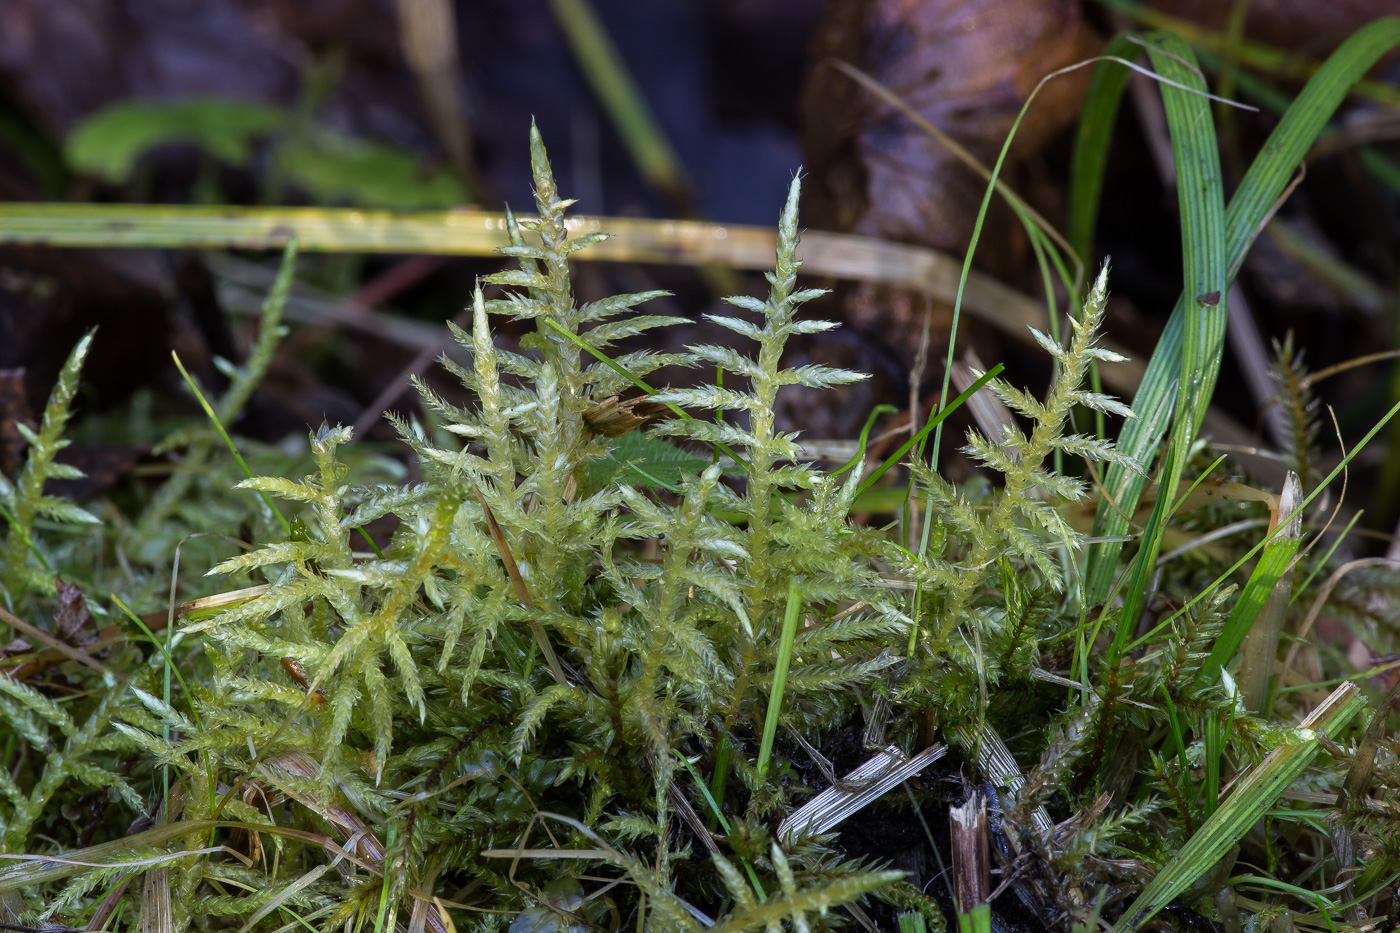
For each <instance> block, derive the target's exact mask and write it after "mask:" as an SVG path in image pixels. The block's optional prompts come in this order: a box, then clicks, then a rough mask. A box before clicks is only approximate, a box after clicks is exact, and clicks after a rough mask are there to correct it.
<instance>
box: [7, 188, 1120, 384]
mask: <svg viewBox="0 0 1400 933" xmlns="http://www.w3.org/2000/svg"><path fill="white" fill-rule="evenodd" d="M520 219H521V220H522V221H525V220H528V219H529V218H528V217H525V216H522V217H521V218H520ZM566 224H567V226H568V230H569V235H570V236H571V237H578V236H583V235H586V234H589V233H600V232H603V231H607V232H608V233H610V234H612V236H611V237H610V238H609V239H607V240H605V241H603V242H601V243H598V244H596V245H594V246H593V247H591V248H590V249H587V250H581V251H579V252H577V253H574V254H573V255H572V256H571V258H572V259H576V260H583V261H589V260H604V261H609V262H646V263H666V264H676V265H699V266H707V265H708V266H727V267H729V268H732V269H751V270H766V269H768V268H770V267H771V266H772V264H773V248H774V244H775V243H776V240H777V231H776V230H775V229H774V228H772V227H761V226H748V225H742V224H716V223H707V222H703V221H694V220H648V219H640V218H635V217H588V216H578V217H572V218H569V219H568V220H567V221H566ZM293 236H295V237H296V239H297V241H298V245H299V247H300V248H301V249H302V250H306V251H311V252H364V253H420V254H432V255H448V256H495V255H497V253H496V250H497V249H499V248H500V247H502V246H506V245H508V243H509V237H508V235H507V233H506V218H505V215H504V214H501V213H496V212H493V211H477V210H468V209H459V210H452V211H436V212H415V213H396V212H390V211H361V210H350V209H336V208H286V207H274V208H253V207H250V208H237V207H188V206H180V207H169V206H164V205H149V204H141V205H136V204H123V205H118V204H52V203H49V204H42V203H40V204H0V243H41V244H44V245H48V246H70V247H107V248H111V247H146V248H163V249H164V248H169V249H226V248H237V249H274V248H278V247H280V246H282V245H283V244H284V243H286V241H287V240H288V239H290V238H291V237H293ZM797 258H798V259H800V260H801V261H802V271H803V272H804V273H805V274H807V275H812V276H829V277H832V278H840V279H850V280H854V281H861V282H875V283H879V284H883V285H893V286H896V287H900V288H908V289H911V290H913V291H917V292H920V293H921V294H924V295H928V296H929V297H931V298H934V299H936V300H938V301H942V302H945V303H949V304H951V303H952V302H953V301H954V300H955V299H956V297H957V293H958V277H959V274H960V272H961V266H962V264H961V263H960V262H959V261H957V260H956V259H953V258H952V257H950V256H948V255H946V254H944V253H941V252H938V251H937V250H932V249H928V248H925V247H921V246H911V245H909V244H905V243H891V242H888V241H886V240H880V239H876V238H874V237H863V236H854V235H850V234H842V233H828V232H824V231H820V230H811V231H807V232H804V233H803V234H802V242H801V245H800V246H799V247H798V250H797ZM963 307H964V308H966V309H967V310H968V311H969V312H971V313H972V314H974V315H975V316H977V317H978V318H979V319H981V320H983V321H986V322H987V323H989V324H991V325H992V326H994V327H997V328H999V329H1001V330H1003V331H1005V332H1006V333H1007V334H1009V335H1011V336H1013V337H1015V338H1016V339H1018V340H1027V339H1028V334H1027V331H1026V328H1027V327H1028V326H1031V327H1037V328H1040V329H1041V330H1044V329H1045V328H1046V326H1047V325H1046V313H1045V309H1044V307H1043V306H1042V305H1041V304H1040V303H1039V302H1037V301H1036V300H1034V299H1032V298H1030V297H1029V296H1027V295H1024V294H1022V293H1021V292H1019V291H1017V290H1016V289H1014V288H1010V287H1008V286H1006V285H1004V284H1002V283H1001V282H999V281H997V280H996V279H994V278H992V277H991V276H988V275H985V274H983V273H980V272H975V271H974V272H972V273H971V275H970V276H969V277H968V281H967V287H966V289H965V290H964V292H963ZM1104 345H1105V346H1109V348H1110V349H1112V347H1111V346H1110V345H1109V344H1104ZM1141 374H1142V366H1141V364H1137V363H1132V362H1130V363H1127V364H1123V365H1120V366H1115V367H1108V368H1106V369H1105V371H1104V381H1105V382H1106V383H1108V385H1109V386H1110V387H1111V388H1113V389H1114V390H1116V391H1119V392H1125V391H1130V390H1132V389H1133V388H1135V387H1136V386H1137V383H1138V381H1139V379H1140V377H1141Z"/></svg>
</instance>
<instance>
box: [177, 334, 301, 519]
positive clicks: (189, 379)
mask: <svg viewBox="0 0 1400 933" xmlns="http://www.w3.org/2000/svg"><path fill="white" fill-rule="evenodd" d="M170 358H171V359H173V360H174V361H175V368H176V369H178V370H180V375H181V376H183V377H184V378H185V384H186V385H188V386H189V387H190V391H191V392H193V393H194V397H195V398H196V399H198V401H199V407H200V408H203V409H204V413H205V414H206V415H208V416H209V420H210V421H211V422H213V424H214V429H215V430H216V431H218V432H219V437H221V438H223V439H224V445H225V446H226V447H228V452H229V453H231V454H233V459H234V460H235V461H236V462H237V463H238V468H239V469H240V470H242V471H243V475H244V476H246V477H248V478H249V479H252V478H253V471H252V470H250V469H249V468H248V462H247V461H246V460H244V459H243V455H242V454H240V453H239V452H238V446H237V445H236V444H234V442H233V438H231V437H229V433H228V431H227V429H225V428H224V423H223V422H222V421H220V420H219V415H218V413H217V412H215V411H214V406H213V405H210V404H209V400H208V399H207V398H205V397H204V393H203V392H202V391H200V388H199V383H197V382H195V381H194V377H193V376H191V375H190V374H189V372H188V371H187V370H186V369H185V364H184V363H182V362H180V355H179V354H178V353H176V352H175V351H174V350H171V351H170ZM257 493H258V498H260V499H262V501H263V505H265V506H267V508H268V511H270V512H271V513H272V514H273V515H276V516H277V520H278V521H279V522H281V523H282V529H283V530H284V531H286V533H287V534H288V535H290V534H291V533H292V523H291V522H289V521H287V516H285V515H283V514H282V510H281V509H279V508H278V507H277V503H275V502H273V501H272V499H271V498H270V497H269V496H268V494H267V493H265V492H263V491H262V490H261V489H259V490H258V491H257Z"/></svg>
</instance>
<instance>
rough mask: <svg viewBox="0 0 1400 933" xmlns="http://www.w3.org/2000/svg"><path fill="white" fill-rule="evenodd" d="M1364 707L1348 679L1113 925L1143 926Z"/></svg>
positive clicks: (1121, 932)
mask: <svg viewBox="0 0 1400 933" xmlns="http://www.w3.org/2000/svg"><path fill="white" fill-rule="evenodd" d="M1365 705H1366V699H1365V697H1363V696H1362V694H1361V691H1360V690H1359V689H1357V687H1356V685H1355V684H1350V683H1345V684H1342V685H1341V686H1339V687H1338V688H1337V689H1336V690H1333V691H1332V693H1331V694H1330V695H1329V696H1328V697H1327V699H1326V700H1324V701H1323V702H1322V704H1321V705H1319V706H1318V707H1317V709H1315V710H1313V711H1312V712H1311V713H1310V714H1309V715H1308V716H1307V718H1306V719H1304V720H1303V721H1302V723H1300V724H1299V726H1298V728H1297V729H1294V730H1293V735H1292V739H1291V740H1290V741H1287V742H1285V743H1284V744H1282V745H1279V746H1278V747H1277V748H1275V749H1274V750H1273V751H1271V752H1269V754H1268V755H1267V756H1266V757H1265V758H1264V760H1263V761H1261V762H1260V763H1259V764H1258V765H1257V766H1256V767H1255V768H1254V770H1253V771H1251V772H1250V773H1249V774H1248V775H1247V776H1246V777H1245V778H1244V779H1243V780H1240V781H1239V782H1238V783H1236V784H1235V789H1234V791H1233V792H1232V793H1231V794H1230V797H1229V799H1227V800H1226V801H1225V802H1224V803H1223V804H1221V806H1220V808H1219V809H1218V810H1216V811H1215V813H1214V814H1212V815H1211V817H1210V819H1208V820H1206V822H1205V825H1203V826H1202V827H1201V828H1200V830H1199V831H1198V832H1197V833H1196V834H1195V835H1194V836H1192V837H1191V840H1190V841H1189V842H1187V843H1186V845H1184V846H1183V847H1182V848H1181V851H1180V852H1178V853H1177V855H1176V857H1175V858H1173V859H1172V860H1171V861H1169V862H1168V863H1167V864H1166V865H1164V866H1163V867H1162V870H1161V871H1160V872H1158V873H1157V876H1156V877H1155V878H1153V879H1152V881H1151V882H1150V883H1149V884H1148V885H1147V887H1146V888H1144V889H1143V891H1142V893H1141V894H1140V895H1138V898H1137V900H1136V901H1134V902H1133V905H1132V907H1130V908H1128V911H1127V913H1125V914H1124V915H1123V918H1122V919H1121V920H1119V921H1118V923H1117V925H1116V926H1115V927H1114V929H1115V930H1116V931H1117V933H1131V931H1133V930H1136V929H1138V928H1139V927H1141V926H1142V925H1143V924H1145V923H1146V922H1147V921H1148V920H1150V919H1151V918H1152V916H1153V915H1154V914H1156V913H1157V911H1159V910H1161V909H1162V908H1163V907H1165V906H1166V905H1167V904H1169V903H1171V902H1172V901H1173V900H1174V899H1175V898H1176V897H1177V896H1178V895H1180V894H1181V893H1182V892H1183V891H1185V890H1186V889H1187V888H1189V887H1190V886H1191V885H1192V884H1193V883H1194V882H1195V881H1196V879H1197V878H1200V877H1201V876H1202V875H1204V874H1205V873H1207V872H1208V871H1210V870H1211V867H1212V866H1214V865H1215V864H1216V863H1217V862H1218V861H1219V860H1220V858H1221V857H1222V856H1223V855H1224V854H1225V853H1226V852H1227V851H1228V850H1229V849H1230V847H1231V846H1232V845H1234V844H1235V843H1236V842H1238V841H1239V840H1240V838H1241V837H1242V836H1244V834H1245V833H1246V832H1248V831H1249V828H1250V827H1251V826H1253V825H1254V824H1255V822H1256V821H1258V820H1259V818H1260V817H1261V816H1263V815H1264V813H1265V811H1267V810H1268V809H1269V808H1270V807H1271V806H1273V805H1274V802H1275V801H1276V800H1278V798H1279V796H1280V795H1282V794H1283V792H1284V791H1285V790H1287V789H1288V788H1289V786H1290V785H1291V784H1292V783H1293V782H1294V781H1295V780H1297V778H1298V776H1299V775H1300V774H1302V773H1303V770H1304V769H1305V768H1307V766H1308V765H1309V764H1310V763H1311V762H1312V760H1313V756H1314V755H1315V754H1316V753H1317V750H1318V747H1319V746H1320V744H1321V741H1320V738H1319V733H1327V734H1329V735H1336V734H1338V732H1340V730H1341V729H1343V728H1344V727H1345V726H1346V724H1347V723H1349V722H1350V721H1351V719H1352V717H1354V716H1355V715H1356V714H1357V713H1358V712H1360V711H1361V709H1362V707H1364V706H1365Z"/></svg>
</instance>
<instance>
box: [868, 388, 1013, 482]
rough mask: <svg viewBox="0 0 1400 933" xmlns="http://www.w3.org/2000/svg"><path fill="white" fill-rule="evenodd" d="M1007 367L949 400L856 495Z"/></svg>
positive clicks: (883, 464)
mask: <svg viewBox="0 0 1400 933" xmlns="http://www.w3.org/2000/svg"><path fill="white" fill-rule="evenodd" d="M1005 368H1006V365H1005V364H1004V363H997V364H996V365H995V366H993V367H992V368H991V369H989V370H987V371H986V372H985V373H983V374H982V375H981V376H980V377H978V379H977V381H976V382H974V383H973V384H972V385H970V386H968V387H967V389H966V390H964V391H963V392H960V393H959V394H958V397H957V398H955V399H953V400H952V401H951V402H949V403H948V405H947V406H946V407H944V408H943V409H942V410H941V411H939V412H937V413H936V414H935V415H933V416H932V417H931V418H929V421H928V424H926V425H924V426H923V427H922V428H920V429H919V433H917V434H915V435H914V436H913V437H911V438H909V439H908V440H907V441H905V442H904V443H903V444H901V445H900V446H899V449H898V450H896V451H895V452H894V453H892V454H890V455H889V456H888V457H886V458H885V462H884V463H882V464H880V465H879V466H878V467H876V468H875V470H874V471H873V472H871V474H870V475H869V476H867V477H866V478H865V479H864V480H863V481H862V482H861V484H860V488H859V489H858V490H857V491H856V495H857V496H859V495H861V493H864V492H866V491H867V490H869V489H870V487H871V486H874V485H875V483H876V482H878V481H879V479H880V477H882V476H884V475H885V473H887V472H888V471H889V469H890V468H891V467H893V466H894V465H895V464H897V463H901V462H903V460H904V455H905V454H907V453H908V452H909V451H910V450H911V449H913V447H914V445H915V444H919V443H921V442H922V441H923V440H924V438H926V437H928V434H929V432H930V431H933V430H936V429H937V428H938V427H939V426H940V425H942V424H943V422H944V420H945V419H946V418H947V417H948V416H949V415H951V414H952V413H953V412H955V411H957V410H958V409H959V408H960V407H962V405H963V404H964V403H965V402H966V401H967V400H968V399H970V398H972V396H973V395H975V394H977V391H978V390H979V389H981V388H982V387H983V386H985V385H986V384H987V383H989V382H991V381H992V380H993V379H995V378H996V377H997V376H999V375H1000V374H1001V371H1002V370H1003V369H1005Z"/></svg>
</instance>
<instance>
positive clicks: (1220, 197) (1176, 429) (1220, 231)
mask: <svg viewBox="0 0 1400 933" xmlns="http://www.w3.org/2000/svg"><path fill="white" fill-rule="evenodd" d="M1147 48H1148V54H1149V55H1151V57H1152V64H1153V66H1154V67H1155V68H1156V70H1157V72H1158V74H1160V75H1162V76H1163V77H1164V78H1167V79H1168V81H1172V82H1176V83H1177V84H1184V85H1186V86H1187V87H1194V88H1196V89H1197V90H1198V91H1200V92H1202V93H1195V94H1193V93H1190V92H1189V91H1186V90H1184V89H1182V88H1180V87H1176V86H1174V85H1173V84H1168V83H1161V84H1159V85H1158V86H1159V87H1160V89H1161V92H1162V103H1163V104H1164V105H1165V107H1166V111H1167V124H1168V126H1169V127H1170V129H1171V140H1172V159H1173V161H1174V163H1175V164H1176V176H1177V203H1178V205H1179V208H1180V212H1181V251H1182V280H1183V282H1184V283H1185V286H1186V289H1185V293H1186V295H1188V296H1191V297H1190V298H1189V299H1188V300H1187V301H1186V302H1185V314H1184V321H1183V327H1182V339H1181V361H1180V368H1179V370H1178V374H1177V379H1176V393H1175V394H1176V401H1175V403H1174V405H1173V409H1174V417H1173V422H1172V434H1171V444H1170V446H1169V447H1168V448H1167V457H1166V461H1165V463H1164V468H1163V472H1162V478H1161V483H1162V487H1161V488H1163V489H1175V488H1176V487H1177V483H1178V482H1179V481H1180V480H1181V476H1182V474H1183V473H1184V472H1185V469H1186V461H1187V458H1188V457H1189V455H1190V451H1191V443H1192V441H1194V440H1195V437H1196V432H1197V430H1199V428H1200V425H1201V421H1202V419H1204V418H1205V413H1206V408H1207V406H1208V405H1209V404H1210V398H1211V395H1212V394H1213V392H1214V390H1215V380H1216V377H1217V376H1218V375H1219V372H1220V353H1221V348H1222V347H1223V346H1224V344H1225V289H1226V284H1227V272H1228V269H1229V263H1228V256H1227V255H1226V247H1225V200H1224V182H1223V180H1222V178H1221V175H1220V152H1219V147H1218V146H1217V144H1216V139H1215V124H1214V121H1213V120H1212V114H1211V108H1210V101H1209V100H1208V99H1207V98H1206V97H1205V96H1204V92H1205V90H1206V87H1205V82H1204V81H1203V80H1202V79H1201V76H1200V73H1199V71H1198V70H1197V69H1196V64H1195V57H1194V56H1193V55H1192V53H1191V49H1190V47H1189V46H1188V45H1187V44H1186V43H1185V42H1182V41H1181V40H1180V39H1178V38H1177V37H1176V36H1173V35H1171V34H1169V33H1157V34H1154V35H1153V36H1150V37H1149V38H1148V41H1147ZM1133 404H1134V405H1137V401H1136V400H1134V403H1133ZM1134 410H1136V409H1134ZM1141 462H1143V463H1146V462H1147V461H1146V460H1145V459H1144V460H1142V461H1141ZM1119 504H1120V506H1121V507H1123V508H1125V509H1128V510H1129V511H1131V510H1130V508H1129V507H1128V506H1123V504H1122V501H1121V500H1119ZM1171 505H1172V497H1171V496H1158V497H1157V504H1156V505H1155V506H1154V507H1153V509H1152V517H1151V518H1150V519H1149V520H1148V523H1147V528H1146V530H1145V531H1144V533H1143V537H1142V544H1141V546H1140V547H1139V548H1138V554H1137V558H1136V562H1135V563H1134V566H1133V571H1132V582H1131V583H1130V584H1129V586H1128V591H1127V593H1126V594H1125V596H1124V601H1123V608H1122V611H1121V612H1120V613H1119V616H1118V629H1117V631H1116V633H1115V636H1114V641H1113V648H1112V650H1111V652H1110V663H1112V659H1115V658H1117V656H1118V655H1119V653H1120V652H1121V651H1122V649H1123V646H1124V645H1125V644H1127V641H1128V637H1129V635H1131V634H1132V632H1133V631H1135V630H1136V629H1137V623H1138V619H1139V618H1140V617H1141V615H1142V610H1143V608H1144V606H1145V605H1146V601H1147V595H1148V589H1149V584H1150V580H1151V576H1152V574H1153V573H1154V572H1155V571H1156V566H1157V554H1158V552H1159V551H1160V549H1161V544H1162V537H1163V536H1164V535H1165V534H1166V530H1167V521H1168V519H1169V518H1170V517H1171Z"/></svg>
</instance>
